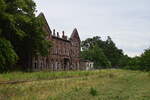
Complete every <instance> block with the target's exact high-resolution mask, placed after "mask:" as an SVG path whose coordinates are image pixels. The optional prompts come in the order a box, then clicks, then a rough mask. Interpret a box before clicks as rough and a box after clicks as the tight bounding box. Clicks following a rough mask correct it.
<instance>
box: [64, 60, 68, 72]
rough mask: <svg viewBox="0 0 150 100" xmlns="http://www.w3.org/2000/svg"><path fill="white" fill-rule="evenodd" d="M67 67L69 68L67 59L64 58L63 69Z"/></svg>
mask: <svg viewBox="0 0 150 100" xmlns="http://www.w3.org/2000/svg"><path fill="white" fill-rule="evenodd" d="M68 69H69V59H68V58H64V70H68Z"/></svg>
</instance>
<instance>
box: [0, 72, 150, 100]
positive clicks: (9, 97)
mask: <svg viewBox="0 0 150 100" xmlns="http://www.w3.org/2000/svg"><path fill="white" fill-rule="evenodd" d="M18 80H30V81H31V82H25V83H19V84H0V100H150V72H140V71H128V70H96V71H77V72H55V73H54V72H34V73H22V72H15V73H7V74H0V81H18Z"/></svg>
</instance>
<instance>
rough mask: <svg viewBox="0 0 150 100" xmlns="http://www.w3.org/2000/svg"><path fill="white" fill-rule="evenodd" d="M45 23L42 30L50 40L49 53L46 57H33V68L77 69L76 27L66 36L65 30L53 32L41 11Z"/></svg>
mask: <svg viewBox="0 0 150 100" xmlns="http://www.w3.org/2000/svg"><path fill="white" fill-rule="evenodd" d="M39 16H41V17H43V19H44V22H45V25H44V27H43V28H44V31H45V32H46V33H47V34H48V35H47V37H46V39H48V40H50V41H51V42H52V48H50V50H49V51H50V52H49V55H48V56H47V57H42V56H38V57H34V58H33V60H32V69H33V70H47V69H49V70H52V71H59V70H78V69H81V68H80V37H79V33H78V31H77V29H76V28H75V29H74V30H73V32H72V34H71V37H70V38H68V37H67V36H66V35H65V32H64V31H63V32H62V33H58V32H55V29H53V30H51V29H50V27H49V25H48V23H47V21H46V18H45V16H44V14H43V13H40V15H39Z"/></svg>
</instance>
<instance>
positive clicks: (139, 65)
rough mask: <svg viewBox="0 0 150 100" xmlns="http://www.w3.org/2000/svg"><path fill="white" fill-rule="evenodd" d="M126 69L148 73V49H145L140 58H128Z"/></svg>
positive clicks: (149, 67) (149, 66) (149, 52)
mask: <svg viewBox="0 0 150 100" xmlns="http://www.w3.org/2000/svg"><path fill="white" fill-rule="evenodd" d="M125 68H126V69H131V70H144V71H150V49H146V50H145V52H144V53H143V54H142V55H141V56H136V57H133V58H130V60H129V62H128V65H127V66H125Z"/></svg>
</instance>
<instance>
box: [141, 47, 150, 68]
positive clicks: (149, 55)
mask: <svg viewBox="0 0 150 100" xmlns="http://www.w3.org/2000/svg"><path fill="white" fill-rule="evenodd" d="M140 66H142V69H143V70H148V71H150V49H147V50H145V52H144V53H143V54H142V55H141V62H140Z"/></svg>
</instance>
